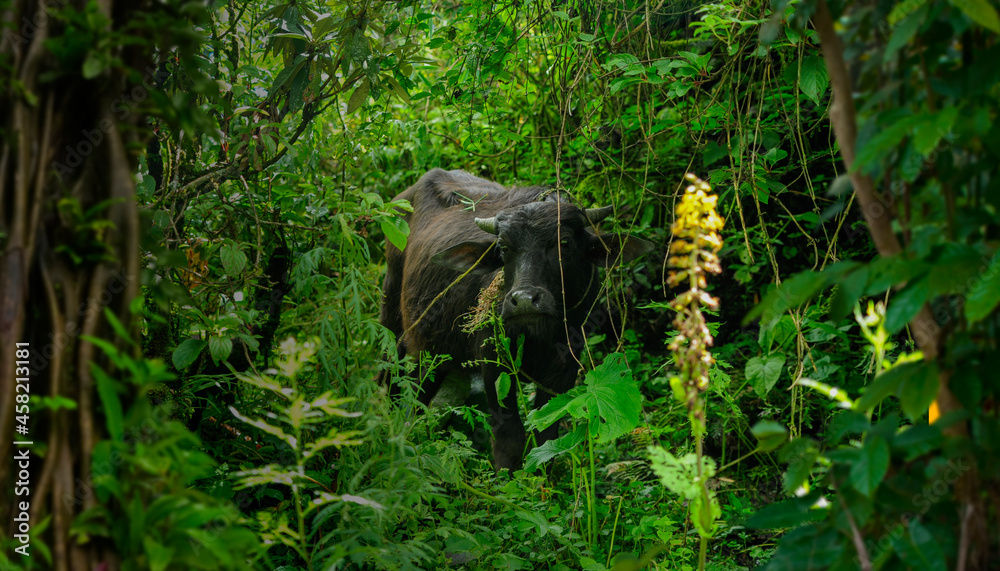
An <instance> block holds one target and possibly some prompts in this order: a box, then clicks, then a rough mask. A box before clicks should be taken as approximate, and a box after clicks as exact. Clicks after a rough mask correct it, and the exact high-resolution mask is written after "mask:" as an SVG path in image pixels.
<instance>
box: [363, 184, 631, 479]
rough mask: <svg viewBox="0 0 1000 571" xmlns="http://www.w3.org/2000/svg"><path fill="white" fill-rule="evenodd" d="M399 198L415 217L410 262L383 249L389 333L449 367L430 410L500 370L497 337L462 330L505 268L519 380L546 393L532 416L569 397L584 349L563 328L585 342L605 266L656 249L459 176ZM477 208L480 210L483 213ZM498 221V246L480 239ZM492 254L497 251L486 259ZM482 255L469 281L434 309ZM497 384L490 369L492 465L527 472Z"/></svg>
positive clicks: (510, 410)
mask: <svg viewBox="0 0 1000 571" xmlns="http://www.w3.org/2000/svg"><path fill="white" fill-rule="evenodd" d="M543 197H544V198H543ZM396 198H397V199H406V200H408V201H410V204H411V205H412V206H413V212H412V213H411V214H409V215H407V216H406V220H407V222H408V223H409V226H410V237H409V240H408V242H407V246H406V250H405V251H400V250H399V249H398V248H396V247H395V246H392V245H391V244H389V245H387V248H386V260H387V264H388V269H387V272H386V278H385V284H384V289H383V300H382V313H381V321H382V324H383V325H384V326H386V327H387V328H389V329H390V330H391V331H392V332H393V333H395V334H396V336H397V338H399V337H402V338H401V340H400V343H399V355H400V357H402V356H403V355H406V354H410V355H414V356H416V355H417V354H418V353H419V352H421V351H427V352H429V353H432V354H448V355H451V357H452V359H451V361H450V362H448V363H447V364H446V365H444V366H443V368H440V369H438V370H437V371H436V379H437V380H436V381H433V382H431V383H429V384H428V383H425V386H424V388H423V389H424V392H423V394H422V395H421V400H423V401H424V402H429V401H430V399H431V398H433V396H434V393H435V392H436V391H437V389H438V387H439V386H440V380H441V379H443V378H444V377H445V376H446V374H447V373H448V372H449V371H450V370H454V369H455V368H457V367H459V366H460V365H461V364H462V363H463V362H466V361H470V360H483V359H486V360H490V359H495V358H496V356H495V354H494V353H493V348H492V345H491V344H489V343H486V344H484V341H485V337H484V336H485V335H486V334H487V333H490V334H491V333H492V332H491V331H490V332H482V331H481V332H477V333H472V334H469V333H465V332H463V331H462V323H463V321H464V319H463V316H465V315H466V314H467V313H468V312H469V311H470V308H472V307H474V306H475V304H476V298H477V296H478V294H479V292H480V290H482V289H483V288H485V287H486V286H488V285H489V284H490V283H491V282H492V281H493V278H494V277H495V276H496V274H497V272H498V271H499V270H500V269H501V268H503V269H504V278H505V279H504V287H503V288H502V290H501V291H500V298H499V299H500V303H499V304H498V311H499V312H500V315H501V319H502V320H503V322H504V329H505V332H506V333H507V336H508V337H510V338H511V339H512V340H515V343H516V340H517V339H518V337H519V336H521V335H523V336H524V338H525V342H524V356H523V360H522V363H521V369H520V371H519V377H520V379H521V380H522V381H523V382H526V381H532V382H534V383H535V384H536V385H537V386H538V387H539V388H538V391H537V392H536V396H535V406H536V407H541V406H543V405H544V404H545V403H546V402H548V400H549V398H551V396H552V395H553V394H560V393H563V392H565V391H567V390H569V389H570V388H572V386H573V385H574V383H575V380H576V374H577V369H578V364H577V362H576V360H575V359H574V358H573V357H572V354H579V350H580V349H581V348H580V347H570V344H569V343H567V335H566V325H567V324H568V326H569V330H570V331H578V330H579V327H580V326H581V325H582V324H583V322H584V321H585V319H586V317H587V313H588V312H589V311H590V310H591V308H592V305H593V302H594V300H595V299H596V296H597V293H598V290H599V285H600V280H599V278H598V277H597V276H596V271H597V270H596V266H598V265H599V266H606V265H608V264H609V263H612V262H614V261H615V260H617V259H628V258H631V257H634V256H636V255H639V254H641V253H643V252H644V251H646V250H647V249H648V246H649V244H648V243H646V242H644V241H642V240H637V239H635V238H628V239H626V240H624V241H621V242H620V241H619V240H618V239H617V237H615V236H612V235H600V236H598V235H597V234H595V233H594V232H593V230H592V224H591V223H590V222H589V220H588V219H587V217H586V215H585V213H584V211H583V210H581V209H580V208H578V207H576V206H574V205H572V204H570V203H568V202H558V201H557V200H556V199H555V197H554V195H551V194H549V195H547V196H546V189H545V188H542V187H521V188H518V187H515V188H510V189H507V188H505V187H503V186H501V185H499V184H496V183H493V182H489V181H486V180H483V179H480V178H478V177H475V176H472V175H470V174H468V173H465V172H462V171H444V170H441V169H434V170H431V171H430V172H428V173H427V174H425V175H424V176H423V177H422V178H421V179H420V180H419V181H417V183H416V184H414V185H413V186H412V187H410V188H408V189H407V190H406V191H404V192H403V193H401V194H400V195H399V196H397V197H396ZM470 202H474V203H475V207H474V210H473V208H472V207H471V206H470V205H469V203H470ZM489 217H496V220H497V228H498V235H493V234H491V233H489V232H485V231H483V230H481V229H480V227H479V226H477V224H476V222H475V219H476V218H489ZM495 242H499V243H498V244H497V245H496V246H495V247H493V248H491V249H489V247H490V246H491V245H494V243H495ZM560 244H561V245H560ZM488 249H489V250H488ZM487 250H488V251H487ZM484 252H485V257H484V258H483V259H482V261H481V262H480V263H479V265H478V266H476V267H475V269H473V270H472V271H471V272H470V273H469V275H467V276H466V277H465V278H464V279H463V280H461V281H460V282H459V283H457V284H455V285H454V286H453V287H452V288H451V289H450V290H449V291H448V292H447V293H446V294H445V295H444V296H442V298H441V299H439V300H438V301H437V302H434V303H432V302H433V300H434V299H435V298H436V297H437V296H438V295H439V294H440V293H441V292H442V291H443V290H444V289H445V288H447V287H448V285H449V284H451V283H452V282H453V281H454V280H455V279H456V278H457V277H458V276H459V275H461V273H462V272H463V271H464V270H466V269H468V268H469V267H472V265H473V264H474V263H475V262H476V260H478V259H479V258H480V256H481V255H483V254H484ZM560 253H561V255H562V260H563V261H562V272H560V267H559V255H560ZM560 274H561V275H560ZM515 292H516V293H515ZM519 300H520V301H519ZM564 307H565V308H566V309H565V311H564ZM428 308H430V309H429V310H428ZM425 311H426V315H424V312H425ZM421 315H423V318H422V319H421ZM564 315H565V318H566V323H565V324H564V322H563V317H564ZM418 320H419V322H418ZM414 323H416V326H413V324H414ZM404 332H405V333H404ZM578 337H579V336H578ZM500 372H501V370H500V369H499V368H498V367H496V366H495V365H493V364H490V363H487V364H484V365H482V373H483V382H484V385H485V390H486V396H487V401H488V403H489V409H490V410H489V412H490V416H491V424H492V427H493V435H494V442H493V455H494V464H495V466H496V467H497V468H511V469H513V468H517V467H519V466H520V465H521V458H522V454H523V451H524V446H525V440H526V437H525V432H524V425H523V424H522V422H521V418H520V416H519V415H518V409H517V395H516V390H514V389H512V390H511V391H510V393H508V395H507V397H506V398H505V399H504V402H503V403H502V406H501V403H500V402H498V398H497V392H496V386H495V383H496V380H497V377H498V376H499V374H500ZM555 435H556V432H555V427H552V428H551V429H549V430H546V431H545V432H544V433H542V434H540V435H539V437H538V443H539V444H541V443H542V442H544V441H545V440H548V439H550V438H553V437H555Z"/></svg>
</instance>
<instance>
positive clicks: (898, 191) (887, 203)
mask: <svg viewBox="0 0 1000 571" xmlns="http://www.w3.org/2000/svg"><path fill="white" fill-rule="evenodd" d="M937 134H938V135H939V138H938V141H937V143H936V144H935V145H934V147H933V148H932V149H931V150H930V151H928V152H927V153H926V154H920V153H911V154H908V155H906V156H905V157H904V158H903V160H902V162H901V163H900V164H899V165H898V166H896V167H894V168H893V169H892V172H893V173H894V174H899V173H908V172H909V173H914V172H915V173H916V174H915V175H913V176H912V180H914V181H916V180H917V179H919V177H920V175H921V174H923V173H924V172H925V171H926V170H927V169H928V168H930V166H931V165H933V164H935V163H936V162H937V158H938V156H939V155H940V154H942V153H944V152H946V151H949V150H951V149H952V148H953V146H954V143H955V135H954V134H953V133H952V132H951V131H945V130H944V129H940V128H939V129H937ZM873 182H874V181H873ZM911 184H912V183H911V182H909V181H907V180H904V179H902V178H901V176H895V177H894V178H893V179H892V180H891V181H890V182H889V184H888V188H886V189H885V190H883V191H881V192H878V191H876V192H875V199H876V200H875V202H873V203H872V204H868V205H867V206H863V207H861V214H862V220H863V221H864V222H866V224H865V226H864V228H863V229H862V228H855V227H854V225H853V224H847V225H845V227H844V229H843V231H842V232H843V237H844V239H846V240H852V239H854V238H856V237H857V236H858V234H862V233H865V232H866V230H867V222H868V221H869V220H879V219H881V218H883V217H884V216H886V215H887V214H888V215H892V214H893V212H894V211H895V210H896V208H897V206H898V205H899V203H900V200H901V198H902V197H903V196H904V195H906V194H908V193H909V192H910V186H911Z"/></svg>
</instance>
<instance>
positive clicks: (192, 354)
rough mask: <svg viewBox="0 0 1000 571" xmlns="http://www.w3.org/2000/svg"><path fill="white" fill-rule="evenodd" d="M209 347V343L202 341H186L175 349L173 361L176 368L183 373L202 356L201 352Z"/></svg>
mask: <svg viewBox="0 0 1000 571" xmlns="http://www.w3.org/2000/svg"><path fill="white" fill-rule="evenodd" d="M206 345H208V342H207V341H202V340H201V339H185V340H184V342H183V343H181V344H180V345H178V346H177V348H176V349H174V354H173V355H172V356H171V360H172V361H173V362H174V367H175V368H176V369H177V370H178V371H183V370H184V369H186V368H188V367H189V366H191V363H194V362H195V360H196V359H197V358H198V355H200V354H201V350H202V349H204V348H205V346H206Z"/></svg>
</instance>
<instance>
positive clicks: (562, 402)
mask: <svg viewBox="0 0 1000 571" xmlns="http://www.w3.org/2000/svg"><path fill="white" fill-rule="evenodd" d="M583 391H584V387H582V386H578V387H574V388H573V389H572V390H570V391H569V392H567V393H564V394H561V395H556V396H554V397H552V398H551V399H549V402H547V403H545V406H543V407H542V408H540V409H538V410H533V411H531V412H529V413H528V424H529V425H530V426H531V427H532V428H533V429H535V430H545V429H546V428H548V427H550V426H552V425H553V424H554V423H555V422H556V421H558V420H559V419H561V418H562V417H564V416H566V414H567V413H568V408H569V405H570V403H572V402H573V401H574V400H575V399H576V398H577V396H579V395H580V394H581V393H583Z"/></svg>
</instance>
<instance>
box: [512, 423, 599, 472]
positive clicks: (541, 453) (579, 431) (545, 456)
mask: <svg viewBox="0 0 1000 571" xmlns="http://www.w3.org/2000/svg"><path fill="white" fill-rule="evenodd" d="M586 438H587V425H586V424H584V423H581V424H578V425H577V426H576V428H575V429H574V430H573V432H570V433H569V434H564V435H562V436H560V437H559V438H556V439H555V440H549V441H548V442H546V443H545V444H542V445H541V446H536V447H534V448H532V449H531V452H528V456H527V457H525V460H524V469H525V470H527V471H528V472H533V471H534V470H536V469H537V468H538V467H539V466H541V465H542V464H544V463H545V462H548V461H549V460H551V459H552V458H555V457H556V456H558V455H560V454H564V453H566V452H569V451H570V450H572V449H574V448H576V447H577V446H579V445H580V443H581V442H583V441H584V440H586Z"/></svg>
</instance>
